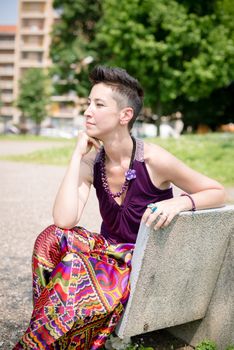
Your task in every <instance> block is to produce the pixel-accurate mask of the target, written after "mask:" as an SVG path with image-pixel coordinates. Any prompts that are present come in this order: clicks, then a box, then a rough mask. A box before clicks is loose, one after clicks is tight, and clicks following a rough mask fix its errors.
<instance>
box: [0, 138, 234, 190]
mask: <svg viewBox="0 0 234 350" xmlns="http://www.w3.org/2000/svg"><path fill="white" fill-rule="evenodd" d="M4 139H6V140H10V139H16V140H17V141H19V140H22V142H23V141H25V142H26V141H27V140H29V141H35V140H42V141H45V140H46V141H47V140H48V139H49V138H41V137H39V138H38V137H36V136H30V137H29V136H17V137H15V136H14V137H12V136H11V137H9V136H7V137H6V138H5V137H0V141H1V140H4ZM49 140H51V141H54V140H55V139H51V138H50V139H49ZM56 141H57V139H56ZM59 141H62V142H63V146H62V147H58V148H53V149H52V148H51V149H50V148H49V149H48V150H43V151H36V152H33V153H30V154H28V155H17V156H16V155H14V156H5V157H1V159H7V160H12V161H21V162H31V163H40V164H54V165H63V166H64V165H67V164H68V162H69V159H70V157H71V154H72V151H73V149H74V145H75V139H73V140H66V141H67V144H66V145H65V146H64V141H65V140H64V139H59ZM146 141H149V142H155V143H157V144H159V145H161V146H162V147H164V148H165V149H167V150H168V151H169V152H171V153H173V154H174V155H175V156H176V157H178V158H179V159H181V160H182V161H184V162H185V163H186V164H187V165H189V166H190V167H192V168H193V169H195V170H197V171H199V172H202V173H203V174H205V175H207V176H210V177H212V178H214V179H216V180H218V181H220V182H221V183H222V184H223V185H225V186H230V187H231V186H234V161H233V155H234V135H233V134H226V133H214V134H207V135H183V136H181V137H180V139H177V140H175V139H166V140H162V139H159V138H154V139H146Z"/></svg>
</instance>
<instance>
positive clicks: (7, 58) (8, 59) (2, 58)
mask: <svg viewBox="0 0 234 350" xmlns="http://www.w3.org/2000/svg"><path fill="white" fill-rule="evenodd" d="M14 60H15V56H14V55H1V53H0V63H14Z"/></svg>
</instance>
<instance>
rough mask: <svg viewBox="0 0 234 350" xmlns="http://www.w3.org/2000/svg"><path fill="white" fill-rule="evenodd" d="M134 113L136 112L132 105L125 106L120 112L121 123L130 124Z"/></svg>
mask: <svg viewBox="0 0 234 350" xmlns="http://www.w3.org/2000/svg"><path fill="white" fill-rule="evenodd" d="M133 114H134V112H133V109H132V107H126V108H123V109H122V110H121V112H120V118H119V121H120V124H121V125H126V124H128V123H129V122H130V120H131V119H132V118H133Z"/></svg>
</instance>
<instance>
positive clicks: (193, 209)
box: [181, 193, 196, 211]
mask: <svg viewBox="0 0 234 350" xmlns="http://www.w3.org/2000/svg"><path fill="white" fill-rule="evenodd" d="M181 196H187V197H189V199H190V200H191V202H192V209H191V210H192V211H195V210H196V205H195V202H194V200H193V198H192V196H190V194H188V193H181Z"/></svg>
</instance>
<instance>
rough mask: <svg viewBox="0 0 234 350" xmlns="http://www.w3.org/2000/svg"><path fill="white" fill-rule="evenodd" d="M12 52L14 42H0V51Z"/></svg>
mask: <svg viewBox="0 0 234 350" xmlns="http://www.w3.org/2000/svg"><path fill="white" fill-rule="evenodd" d="M1 49H4V50H9V49H10V50H14V49H15V42H14V41H13V40H12V41H10V40H6V41H0V50H1Z"/></svg>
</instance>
